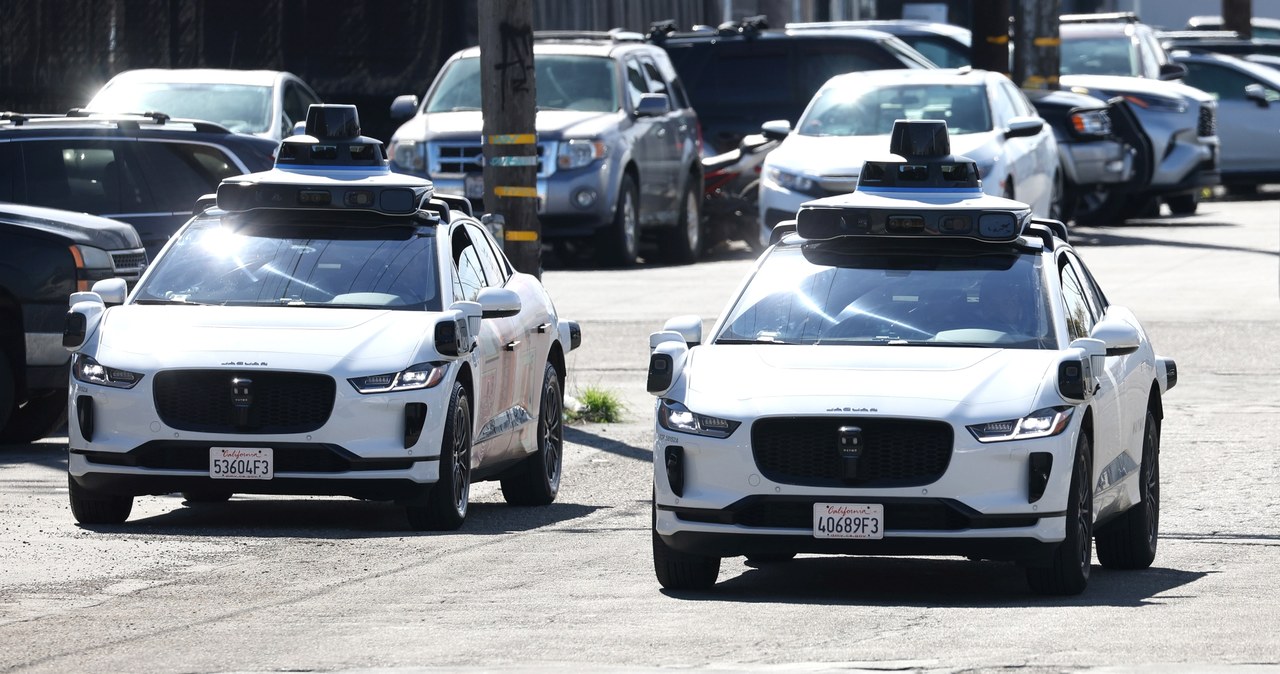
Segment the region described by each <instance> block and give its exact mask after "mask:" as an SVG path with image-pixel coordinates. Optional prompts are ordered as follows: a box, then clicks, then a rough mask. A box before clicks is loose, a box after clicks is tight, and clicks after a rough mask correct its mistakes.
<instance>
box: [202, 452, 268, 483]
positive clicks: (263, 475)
mask: <svg viewBox="0 0 1280 674" xmlns="http://www.w3.org/2000/svg"><path fill="white" fill-rule="evenodd" d="M272 458H273V457H272V455H271V448H270V447H210V448H209V477H211V478H213V479H215V480H270V479H271V478H273V477H275V463H274V461H273V460H272Z"/></svg>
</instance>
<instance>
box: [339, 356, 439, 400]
mask: <svg viewBox="0 0 1280 674" xmlns="http://www.w3.org/2000/svg"><path fill="white" fill-rule="evenodd" d="M448 367H449V364H448V363H418V364H417V365H413V366H410V367H408V368H406V369H404V370H401V371H399V372H390V373H387V374H372V375H369V376H367V377H352V378H350V379H348V380H347V381H349V382H351V385H352V386H353V387H355V389H356V390H357V391H359V392H361V393H389V392H391V391H415V390H418V389H424V388H431V387H432V386H435V385H436V384H439V383H440V382H441V381H443V380H444V373H445V370H446V369H448Z"/></svg>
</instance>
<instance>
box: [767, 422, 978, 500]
mask: <svg viewBox="0 0 1280 674" xmlns="http://www.w3.org/2000/svg"><path fill="white" fill-rule="evenodd" d="M841 426H857V427H858V428H860V429H861V430H862V438H863V449H862V455H861V457H860V458H859V459H858V460H857V465H856V469H855V470H854V473H853V476H852V477H847V474H848V468H849V467H848V466H847V465H846V460H845V459H842V458H841V455H840V448H839V444H838V440H839V429H840V427H841ZM953 440H954V437H953V434H952V430H951V426H950V425H949V424H947V423H945V422H941V421H916V420H910V419H876V418H858V417H778V418H772V419H761V420H759V421H757V422H755V424H754V425H752V427H751V452H752V454H753V455H754V457H755V461H756V466H757V467H758V468H759V469H760V472H761V473H762V474H763V475H764V476H765V477H767V478H769V479H770V480H772V481H774V482H781V483H783V484H795V485H806V486H816V487H842V486H858V487H908V486H916V485H924V484H929V483H932V482H935V481H936V480H937V479H938V478H940V477H942V474H943V473H944V472H946V470H947V464H949V463H950V462H951V449H952V441H953Z"/></svg>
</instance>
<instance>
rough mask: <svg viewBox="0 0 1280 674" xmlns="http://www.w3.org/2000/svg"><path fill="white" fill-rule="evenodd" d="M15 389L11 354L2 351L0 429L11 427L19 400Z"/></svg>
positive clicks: (0, 365)
mask: <svg viewBox="0 0 1280 674" xmlns="http://www.w3.org/2000/svg"><path fill="white" fill-rule="evenodd" d="M14 387H15V384H14V381H13V370H11V369H10V368H9V354H7V353H5V352H4V351H2V350H0V429H4V428H6V427H8V425H9V417H10V415H12V413H13V406H14V400H15V399H16V398H17V392H16V391H15V390H14Z"/></svg>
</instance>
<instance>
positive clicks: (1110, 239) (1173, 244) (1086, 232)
mask: <svg viewBox="0 0 1280 674" xmlns="http://www.w3.org/2000/svg"><path fill="white" fill-rule="evenodd" d="M1144 226H1146V225H1143V224H1142V223H1135V225H1134V226H1133V227H1131V226H1129V225H1126V226H1124V227H1105V228H1103V227H1088V228H1082V229H1075V228H1073V229H1072V230H1071V243H1072V244H1073V245H1076V246H1077V247H1086V246H1108V247H1118V246H1164V247H1166V248H1188V249H1198V250H1220V251H1228V252H1235V253H1256V254H1258V255H1266V256H1269V257H1280V251H1276V250H1268V249H1265V248H1250V247H1248V246H1232V245H1227V244H1222V243H1209V242H1205V241H1178V240H1176V239H1170V238H1168V237H1162V238H1156V237H1151V236H1141V235H1138V234H1132V233H1126V231H1125V230H1129V229H1136V228H1140V227H1144ZM1235 226H1236V225H1231V224H1227V223H1198V224H1196V225H1195V227H1197V228H1199V227H1235ZM1168 227H1169V225H1167V224H1161V225H1159V228H1160V229H1168Z"/></svg>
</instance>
